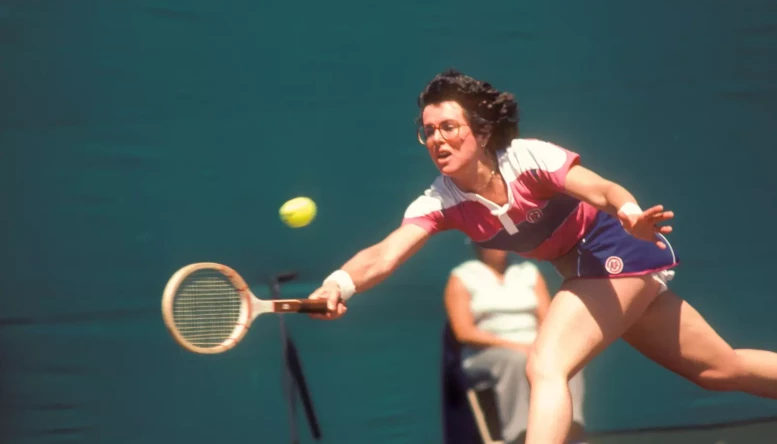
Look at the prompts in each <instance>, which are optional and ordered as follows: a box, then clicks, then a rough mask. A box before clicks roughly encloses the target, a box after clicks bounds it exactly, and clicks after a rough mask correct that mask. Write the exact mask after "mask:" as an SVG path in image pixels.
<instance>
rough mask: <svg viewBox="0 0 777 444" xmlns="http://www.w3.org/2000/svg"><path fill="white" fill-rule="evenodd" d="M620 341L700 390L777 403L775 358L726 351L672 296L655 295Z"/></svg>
mask: <svg viewBox="0 0 777 444" xmlns="http://www.w3.org/2000/svg"><path fill="white" fill-rule="evenodd" d="M623 339H624V340H625V341H626V342H628V343H629V344H631V345H632V346H633V347H634V348H636V349H637V350H639V351H640V352H641V353H642V354H644V355H645V356H647V357H648V358H650V359H652V360H653V361H655V362H657V363H659V364H661V365H663V366H664V367H666V368H668V369H669V370H671V371H673V372H675V373H677V374H679V375H681V376H684V377H685V378H687V379H689V380H691V381H692V382H694V383H696V384H698V385H700V386H701V387H704V388H706V389H709V390H721V391H727V390H737V391H742V392H746V393H749V394H752V395H756V396H761V397H765V398H772V399H777V353H772V352H767V351H762V350H734V349H732V348H731V346H729V345H728V343H726V341H724V340H723V339H722V338H721V337H720V336H719V335H718V334H717V333H716V332H715V330H714V329H713V328H712V327H710V326H709V324H707V321H705V320H704V318H703V317H702V316H701V315H700V314H699V312H697V311H696V310H695V309H694V308H693V307H691V305H690V304H689V303H688V302H686V301H683V300H682V299H680V298H679V297H678V296H677V295H676V294H675V293H673V292H672V291H666V292H664V293H662V294H661V295H659V296H658V297H657V298H656V300H655V301H654V302H653V303H652V304H650V306H649V307H648V308H647V310H646V311H645V313H644V314H643V315H642V317H641V318H640V319H639V320H637V322H635V323H634V325H633V326H632V327H631V328H630V329H629V330H628V331H627V332H626V333H625V334H624V335H623Z"/></svg>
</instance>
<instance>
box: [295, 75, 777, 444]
mask: <svg viewBox="0 0 777 444" xmlns="http://www.w3.org/2000/svg"><path fill="white" fill-rule="evenodd" d="M418 105H419V108H420V111H421V116H420V119H419V120H420V122H419V123H420V125H419V127H420V128H419V133H418V137H419V140H420V141H421V143H423V144H424V145H425V146H426V148H427V150H428V151H429V155H430V157H431V158H432V161H433V162H434V164H435V165H436V166H437V168H438V169H439V170H440V173H441V175H440V176H439V177H438V178H437V179H436V180H435V181H434V182H433V183H432V185H431V186H430V187H429V188H428V189H427V190H426V191H425V192H424V193H423V194H422V195H421V196H420V197H418V198H417V199H416V200H415V201H414V202H412V203H411V204H410V205H409V206H408V207H407V209H406V212H405V214H404V220H403V222H402V224H401V225H400V227H398V228H397V229H396V230H395V231H393V232H392V233H390V234H389V235H388V236H387V237H386V238H385V239H383V240H382V241H381V242H379V243H377V244H375V245H373V246H370V247H369V248H366V249H364V250H362V251H360V252H358V253H357V254H356V255H355V256H353V258H351V259H350V260H349V261H348V262H346V263H345V264H344V265H343V266H342V268H340V269H339V270H336V271H335V272H333V273H332V274H331V275H330V276H328V277H327V278H326V279H325V280H324V282H323V284H322V285H321V287H320V288H318V289H317V290H316V291H314V292H313V293H312V294H311V295H310V298H314V299H319V298H325V299H327V300H328V304H329V309H330V312H329V313H327V314H323V315H311V316H313V317H315V318H319V319H335V318H338V317H340V316H342V315H343V314H344V313H345V311H346V305H345V304H346V301H347V300H348V299H349V298H350V297H351V296H352V295H353V294H354V293H355V292H363V291H365V290H368V289H370V288H372V287H374V286H375V285H377V284H378V283H380V282H381V281H383V280H384V279H385V278H386V277H387V276H389V275H390V274H391V273H392V272H393V271H394V270H396V269H397V267H398V266H400V265H401V264H402V263H403V262H405V261H406V260H407V259H408V258H409V257H410V256H411V255H413V254H414V253H415V252H417V251H418V250H419V249H420V248H421V247H422V245H423V244H424V243H425V242H426V241H427V240H428V239H429V237H430V236H432V235H434V234H436V233H439V232H442V231H444V230H452V229H453V230H459V231H461V232H463V233H465V234H466V235H467V236H468V237H469V238H470V239H471V240H472V241H473V242H475V243H477V244H479V245H481V246H483V247H485V248H492V249H503V250H509V251H513V252H515V253H518V254H519V255H522V256H524V257H526V258H529V259H534V260H544V261H550V262H551V263H552V264H553V265H554V266H555V268H556V269H557V270H558V272H559V273H560V274H561V275H562V276H563V277H564V283H563V284H562V287H561V289H560V291H559V292H558V293H557V294H556V295H555V297H554V298H553V301H552V303H551V305H550V308H549V310H548V313H547V317H546V318H545V322H544V324H543V326H542V329H541V330H540V332H539V335H538V337H537V340H536V342H535V343H534V346H533V347H532V349H531V352H530V354H529V358H528V363H527V375H528V377H529V381H530V383H531V399H530V413H529V419H528V429H527V441H526V442H527V443H529V444H540V443H541V444H553V443H562V442H563V441H564V437H565V436H566V435H567V432H568V430H569V427H570V424H571V420H572V402H571V398H570V392H569V386H568V381H569V379H570V378H571V377H572V376H573V375H574V374H575V373H576V372H577V371H579V370H580V369H581V368H582V367H583V366H585V365H586V363H587V362H588V361H590V360H591V359H592V358H593V357H594V356H596V355H597V354H598V353H600V352H601V351H602V350H603V349H605V348H606V347H607V346H608V345H609V344H611V343H612V342H613V341H614V340H616V339H617V338H619V337H620V338H623V339H624V340H625V341H626V342H628V343H629V344H631V345H632V346H633V347H634V348H636V349H637V350H639V351H640V352H641V353H643V354H644V355H645V356H647V357H648V358H650V359H652V360H653V361H655V362H657V363H658V364H660V365H662V366H664V367H666V368H667V369H669V370H671V371H673V372H675V373H677V374H679V375H682V376H684V377H685V378H687V379H689V380H690V381H692V382H694V383H696V384H698V385H700V386H701V387H704V388H707V389H710V390H736V391H742V392H746V393H750V394H753V395H756V396H762V397H767V398H772V399H776V398H777V354H775V353H772V352H767V351H761V350H733V349H732V348H731V347H730V346H729V345H728V343H726V341H725V340H723V339H722V338H721V337H720V336H718V334H717V333H716V332H715V330H714V329H713V328H712V327H710V326H709V325H708V324H707V322H706V321H705V320H704V318H703V317H702V316H701V315H700V314H699V313H698V312H697V311H696V310H694V308H693V307H691V306H690V304H688V303H687V302H686V301H683V300H682V299H680V298H679V297H678V296H677V295H676V294H675V293H674V292H673V291H672V290H670V289H669V288H668V282H669V280H671V278H672V277H673V273H674V270H673V268H674V267H675V266H676V265H677V264H678V263H679V260H678V256H677V254H676V252H675V251H674V249H673V248H672V246H671V245H670V244H669V242H668V240H667V238H666V237H665V235H666V234H668V233H670V232H671V231H672V229H671V226H669V225H666V224H664V222H666V221H668V220H669V219H671V218H672V217H673V213H672V212H671V211H666V210H665V209H664V208H663V206H661V205H657V206H653V207H651V208H648V209H646V210H642V209H641V208H640V207H639V205H638V203H637V201H636V199H635V198H634V196H633V195H632V194H631V193H630V192H629V191H627V190H626V189H624V188H623V187H622V186H620V185H618V184H616V183H614V182H612V181H609V180H607V179H605V178H602V177H601V176H599V175H597V174H596V173H595V172H592V171H591V170H589V169H587V168H585V167H584V166H582V164H581V162H580V156H579V155H578V154H577V153H574V152H572V151H570V150H567V149H565V148H562V147H559V146H557V145H555V144H552V143H549V142H545V141H540V140H533V139H522V138H519V136H518V117H517V104H516V102H515V99H514V97H513V95H511V94H509V93H506V92H500V91H498V90H496V89H494V88H493V87H492V86H491V85H490V84H489V83H486V82H483V81H479V80H476V79H473V78H471V77H469V76H466V75H463V74H461V73H459V72H456V71H455V70H449V71H446V72H444V73H441V74H439V75H437V76H436V77H435V78H434V79H432V81H431V82H430V83H429V84H428V85H427V86H426V87H425V89H424V90H423V91H422V93H421V94H420V97H419V99H418Z"/></svg>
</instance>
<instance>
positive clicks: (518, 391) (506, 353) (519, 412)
mask: <svg viewBox="0 0 777 444" xmlns="http://www.w3.org/2000/svg"><path fill="white" fill-rule="evenodd" d="M468 351H469V352H470V353H467V354H465V355H464V359H463V362H462V368H463V370H464V373H465V374H466V375H467V378H468V379H469V380H470V382H471V383H472V384H473V386H474V387H475V388H476V389H478V388H487V387H492V388H493V389H494V392H495V395H496V402H497V408H498V409H499V420H500V421H501V423H502V437H503V438H504V441H505V442H507V443H509V442H512V441H515V440H516V439H517V438H518V436H519V435H520V434H521V432H522V431H525V430H526V424H527V422H528V417H529V380H528V379H527V378H526V358H527V357H526V355H525V354H523V353H521V352H518V351H515V350H510V349H506V348H502V347H489V348H484V349H478V350H473V351H470V350H468ZM584 383H585V381H584V379H583V372H582V371H581V372H578V373H577V375H575V376H574V377H573V378H572V379H571V380H570V381H569V390H570V392H571V393H572V419H573V421H575V422H577V423H579V424H581V425H585V419H584V417H583V398H584V396H585V393H584V392H585V384H584Z"/></svg>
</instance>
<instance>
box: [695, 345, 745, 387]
mask: <svg viewBox="0 0 777 444" xmlns="http://www.w3.org/2000/svg"><path fill="white" fill-rule="evenodd" d="M731 355H732V356H731V357H730V358H728V359H726V360H721V363H720V365H719V366H716V367H714V368H708V369H705V370H702V371H701V372H699V373H697V374H695V375H692V376H691V377H690V378H689V379H690V380H691V381H692V382H694V383H695V384H696V385H698V386H700V387H702V388H704V389H706V390H714V391H719V392H728V391H734V390H738V389H739V381H741V377H742V375H743V374H744V370H743V366H742V363H741V359H740V358H739V356H738V355H737V354H736V353H735V352H734V353H732V354H731Z"/></svg>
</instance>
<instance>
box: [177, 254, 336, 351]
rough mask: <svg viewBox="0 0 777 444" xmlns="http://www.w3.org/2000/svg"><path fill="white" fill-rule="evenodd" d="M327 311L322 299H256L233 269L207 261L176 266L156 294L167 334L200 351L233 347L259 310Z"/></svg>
mask: <svg viewBox="0 0 777 444" xmlns="http://www.w3.org/2000/svg"><path fill="white" fill-rule="evenodd" d="M327 311H328V309H327V303H326V300H307V299H281V300H269V301H268V300H262V299H259V298H257V297H256V296H255V295H254V294H253V293H252V292H251V290H249V289H248V285H247V284H246V282H245V281H244V280H243V278H242V277H241V276H240V275H239V274H238V273H237V272H236V271H235V270H233V269H231V268H230V267H227V266H226V265H221V264H217V263H213V262H202V263H196V264H191V265H187V266H185V267H183V268H181V269H180V270H178V271H177V272H176V273H175V274H174V275H173V276H172V277H171V278H170V280H169V281H168V282H167V286H166V287H165V291H164V294H163V296H162V317H163V318H164V321H165V325H166V326H167V328H168V330H170V333H171V334H172V336H173V338H175V340H176V341H177V342H178V343H179V344H180V345H181V346H182V347H183V348H185V349H187V350H189V351H191V352H194V353H204V354H212V353H222V352H225V351H227V350H229V349H231V348H233V347H234V346H235V345H237V343H238V342H240V340H241V339H243V337H244V336H245V334H246V332H247V331H248V329H249V327H250V326H251V323H252V322H253V321H254V319H256V318H257V316H259V315H262V314H267V313H326V312H327Z"/></svg>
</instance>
